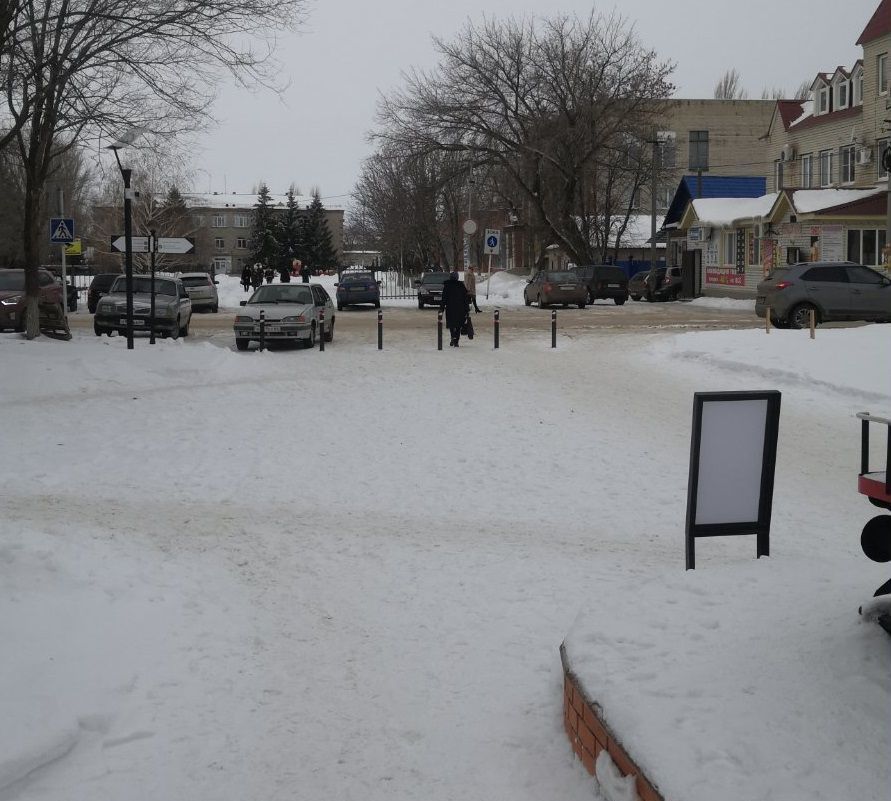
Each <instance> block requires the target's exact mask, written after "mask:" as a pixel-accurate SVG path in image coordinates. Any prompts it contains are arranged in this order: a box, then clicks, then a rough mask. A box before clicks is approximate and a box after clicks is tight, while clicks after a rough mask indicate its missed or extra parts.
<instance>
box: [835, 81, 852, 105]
mask: <svg viewBox="0 0 891 801" xmlns="http://www.w3.org/2000/svg"><path fill="white" fill-rule="evenodd" d="M849 94H850V84H849V83H848V81H838V83H836V84H835V108H836V109H842V108H847V107H848V99H849V98H848V95H849Z"/></svg>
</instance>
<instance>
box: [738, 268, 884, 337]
mask: <svg viewBox="0 0 891 801" xmlns="http://www.w3.org/2000/svg"><path fill="white" fill-rule="evenodd" d="M767 309H770V319H771V322H772V323H773V324H774V325H775V326H776V327H777V328H786V327H790V328H806V327H807V326H809V325H810V313H811V311H813V312H814V314H815V316H816V322H817V323H828V322H831V321H834V320H870V321H874V322H887V321H889V320H891V280H889V279H888V278H887V277H885V276H884V275H882V274H881V273H879V272H877V271H876V270H873V269H871V268H869V267H866V266H864V265H862V264H854V263H853V262H803V263H799V264H790V265H788V266H786V267H779V268H777V269H775V270H774V271H773V272H772V273H771V274H770V275H768V276H767V278H766V279H765V280H764V281H762V282H761V283H760V284H758V289H757V296H756V298H755V314H757V315H758V316H759V317H764V316H765V315H766V314H767Z"/></svg>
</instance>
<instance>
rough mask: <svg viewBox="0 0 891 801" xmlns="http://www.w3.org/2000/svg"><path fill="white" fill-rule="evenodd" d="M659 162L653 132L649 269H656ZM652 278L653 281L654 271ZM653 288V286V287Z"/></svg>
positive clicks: (657, 139) (657, 137) (657, 147)
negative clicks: (657, 169) (657, 172)
mask: <svg viewBox="0 0 891 801" xmlns="http://www.w3.org/2000/svg"><path fill="white" fill-rule="evenodd" d="M658 163H659V136H658V135H657V134H656V133H655V132H654V134H653V163H652V165H651V167H650V213H651V220H650V269H651V270H655V269H656V166H657V164H658ZM652 275H653V278H654V281H655V276H656V273H655V272H654V273H653V274H652ZM654 288H655V287H654Z"/></svg>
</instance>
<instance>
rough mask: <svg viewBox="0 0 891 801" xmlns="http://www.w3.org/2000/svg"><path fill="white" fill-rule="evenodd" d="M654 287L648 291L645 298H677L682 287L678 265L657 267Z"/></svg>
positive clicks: (651, 299)
mask: <svg viewBox="0 0 891 801" xmlns="http://www.w3.org/2000/svg"><path fill="white" fill-rule="evenodd" d="M656 272H657V276H656V282H655V287H654V288H653V289H652V290H651V291H650V293H649V294H648V296H647V300H649V301H651V302H652V301H656V300H677V299H678V298H679V297H680V296H681V292H682V291H683V288H684V281H683V278H682V276H681V268H680V267H657V268H656Z"/></svg>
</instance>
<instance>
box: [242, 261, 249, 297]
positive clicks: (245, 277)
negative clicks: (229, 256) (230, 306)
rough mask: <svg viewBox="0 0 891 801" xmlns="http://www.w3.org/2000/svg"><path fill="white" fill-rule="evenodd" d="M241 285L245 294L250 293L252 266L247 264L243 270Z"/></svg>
mask: <svg viewBox="0 0 891 801" xmlns="http://www.w3.org/2000/svg"><path fill="white" fill-rule="evenodd" d="M241 285H242V286H243V287H244V291H245V292H249V291H250V289H251V265H250V264H245V265H244V267H242V268H241Z"/></svg>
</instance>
